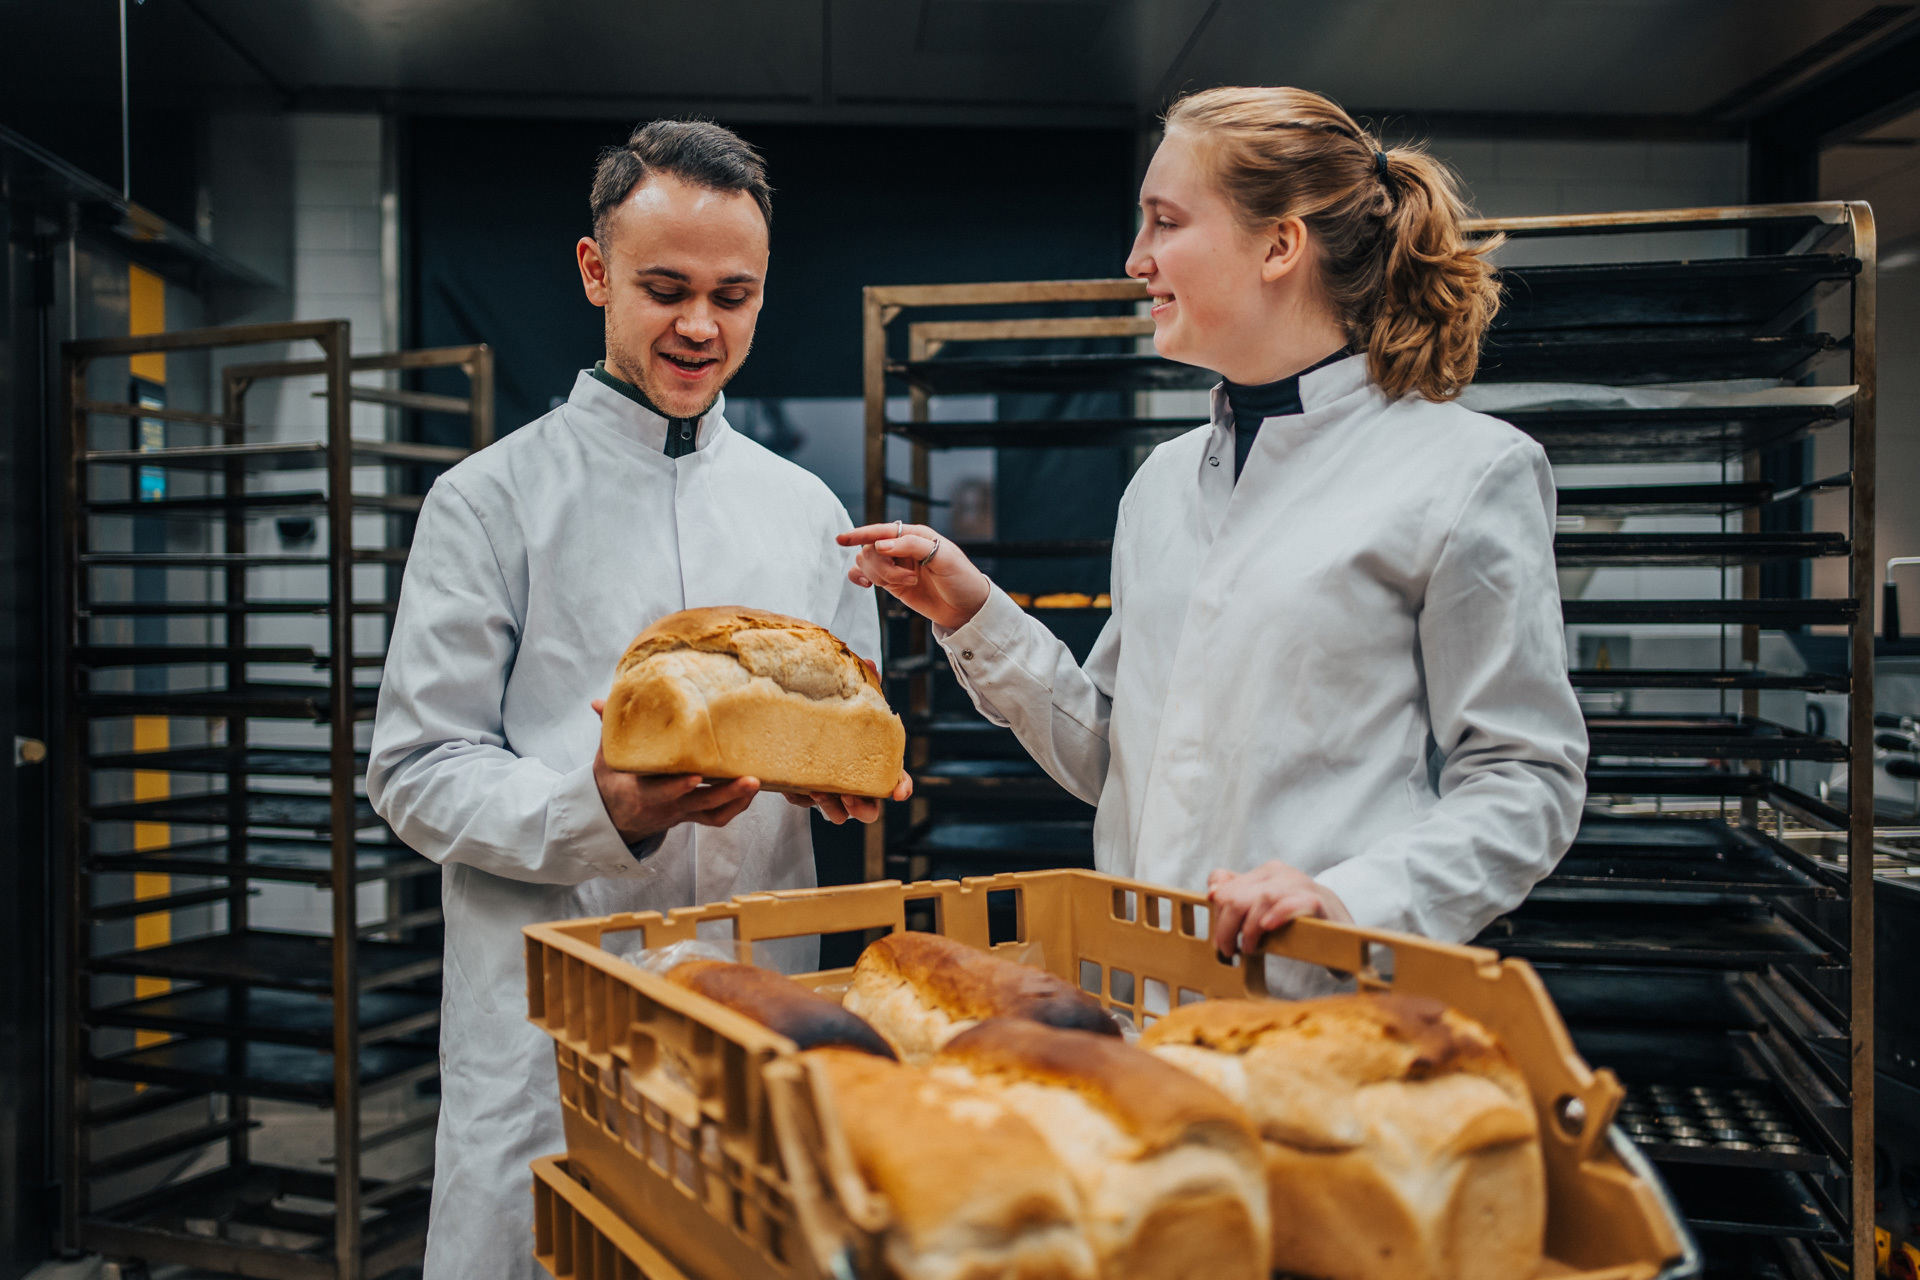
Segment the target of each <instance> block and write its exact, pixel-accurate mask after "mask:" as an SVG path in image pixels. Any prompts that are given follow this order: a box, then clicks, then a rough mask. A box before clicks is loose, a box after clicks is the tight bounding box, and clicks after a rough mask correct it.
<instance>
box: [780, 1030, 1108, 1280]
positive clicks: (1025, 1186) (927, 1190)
mask: <svg viewBox="0 0 1920 1280" xmlns="http://www.w3.org/2000/svg"><path fill="white" fill-rule="evenodd" d="M807 1057H808V1058H809V1059H810V1060H812V1061H813V1062H816V1063H817V1064H819V1065H820V1066H821V1067H822V1068H824V1070H825V1072H826V1074H827V1077H828V1080H829V1081H830V1083H831V1086H832V1089H833V1093H834V1111H835V1114H836V1115H837V1116H838V1118H839V1125H840V1129H841V1132H842V1133H844V1135H845V1136H846V1139H847V1146H848V1149H849V1150H850V1152H851V1154H852V1157H853V1162H854V1163H855V1164H856V1165H857V1166H858V1167H859V1171H860V1176H861V1178H862V1179H863V1180H864V1181H865V1182H866V1184H867V1186H868V1187H869V1188H871V1189H872V1190H873V1191H874V1192H876V1193H878V1194H879V1195H880V1196H882V1197H884V1198H885V1200H886V1207H887V1210H888V1217H889V1218H890V1224H889V1226H888V1228H887V1230H886V1233H885V1240H884V1244H883V1249H884V1252H885V1256H886V1260H887V1263H888V1266H889V1267H890V1268H891V1269H892V1272H893V1274H894V1275H896V1276H898V1277H900V1280H990V1278H992V1280H1002V1278H1004V1280H1092V1277H1093V1275H1094V1259H1093V1250H1092V1248H1091V1247H1090V1246H1089V1245H1088V1243H1087V1237H1086V1234H1085V1232H1084V1231H1083V1230H1082V1229H1081V1227H1080V1224H1079V1218H1078V1202H1077V1200H1076V1198H1075V1192H1074V1187H1073V1182H1072V1179H1070V1178H1069V1177H1068V1175H1067V1172H1066V1170H1065V1169H1064V1168H1063V1167H1062V1165H1061V1163H1060V1160H1059V1158H1058V1157H1057V1156H1055V1155H1054V1154H1053V1152H1052V1150H1050V1149H1049V1148H1048V1146H1047V1144H1046V1143H1045V1142H1044V1141H1043V1140H1042V1139H1041V1137H1040V1135H1039V1134H1038V1133H1036V1132H1034V1129H1033V1126H1031V1125H1030V1124H1028V1123H1027V1122H1026V1121H1025V1120H1023V1119H1021V1118H1020V1116H1019V1115H1017V1114H1016V1113H1015V1112H1014V1111H1013V1109H1012V1108H1011V1107H1009V1106H1007V1105H1006V1104H1005V1103H1003V1102H1001V1101H999V1100H997V1099H995V1098H993V1097H991V1096H989V1095H987V1094H985V1093H983V1092H982V1091H980V1090H978V1089H970V1088H967V1087H965V1086H963V1085H959V1084H955V1083H953V1082H950V1081H944V1080H936V1079H934V1078H933V1077H932V1076H930V1075H928V1074H927V1073H926V1072H924V1071H920V1070H917V1069H915V1068H912V1067H903V1066H900V1065H898V1064H896V1063H892V1062H889V1061H887V1060H885V1059H883V1058H876V1057H873V1056H872V1055H870V1054H862V1053H849V1052H846V1051H845V1050H840V1049H815V1050H811V1051H810V1052H809V1053H808V1054H807Z"/></svg>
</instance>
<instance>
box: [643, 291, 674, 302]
mask: <svg viewBox="0 0 1920 1280" xmlns="http://www.w3.org/2000/svg"><path fill="white" fill-rule="evenodd" d="M647 296H648V297H649V298H652V299H653V300H654V301H655V302H658V303H662V304H666V303H674V302H678V301H680V295H679V294H677V293H668V292H664V291H662V290H659V289H649V290H647Z"/></svg>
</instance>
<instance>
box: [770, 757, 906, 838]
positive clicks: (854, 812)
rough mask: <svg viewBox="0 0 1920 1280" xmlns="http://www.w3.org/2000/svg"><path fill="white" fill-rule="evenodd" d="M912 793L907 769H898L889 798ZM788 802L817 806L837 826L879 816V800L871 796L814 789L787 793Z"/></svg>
mask: <svg viewBox="0 0 1920 1280" xmlns="http://www.w3.org/2000/svg"><path fill="white" fill-rule="evenodd" d="M912 795H913V779H912V778H910V777H908V776H907V771H906V770H905V769H902V770H901V771H900V781H898V782H896V783H894V784H893V794H892V795H891V796H889V797H888V799H891V800H905V799H908V798H909V797H911V796H912ZM787 803H788V804H797V805H799V806H800V807H801V808H802V809H813V808H818V809H819V810H820V813H821V815H822V816H823V817H825V818H826V820H827V821H828V822H831V823H832V824H833V825H834V826H836V827H837V826H839V825H840V824H841V823H843V822H845V821H846V820H847V819H848V818H853V819H855V820H856V821H859V822H873V821H875V820H876V819H878V818H879V817H880V802H879V801H878V800H876V799H874V798H873V797H872V796H842V795H833V794H831V793H829V792H825V791H815V792H813V793H812V794H811V795H804V796H797V795H788V796H787Z"/></svg>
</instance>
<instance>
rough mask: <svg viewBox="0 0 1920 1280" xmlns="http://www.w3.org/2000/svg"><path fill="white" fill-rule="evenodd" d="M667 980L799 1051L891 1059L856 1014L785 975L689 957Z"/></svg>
mask: <svg viewBox="0 0 1920 1280" xmlns="http://www.w3.org/2000/svg"><path fill="white" fill-rule="evenodd" d="M667 981H668V982H672V983H676V984H678V985H679V986H682V987H685V988H686V989H687V990H689V991H693V992H697V993H698V994H700V995H703V996H705V997H706V998H707V999H709V1000H713V1001H717V1002H718V1003H720V1004H723V1005H725V1006H727V1008H729V1009H732V1010H733V1011H734V1012H735V1013H740V1014H745V1015H746V1016H747V1017H749V1018H752V1019H753V1020H754V1021H755V1022H758V1023H759V1024H760V1025H762V1026H764V1027H766V1028H767V1029H768V1030H770V1031H777V1032H779V1033H780V1034H781V1035H783V1036H785V1037H786V1038H787V1039H789V1040H791V1041H793V1042H794V1043H795V1044H796V1045H798V1046H800V1047H801V1048H802V1049H816V1048H820V1047H823V1046H826V1045H834V1046H836V1047H838V1048H842V1049H855V1050H858V1051H859V1052H861V1053H874V1054H878V1055H880V1056H881V1057H883V1058H891V1057H893V1049H892V1048H891V1047H890V1046H889V1045H888V1044H887V1042H886V1041H885V1040H883V1039H881V1038H880V1033H879V1032H877V1031H875V1030H874V1029H873V1028H872V1027H870V1026H868V1025H867V1022H866V1020H865V1019H864V1018H862V1017H860V1015H859V1014H856V1013H851V1012H849V1011H847V1010H846V1009H843V1008H841V1007H840V1006H839V1005H837V1004H835V1003H834V1002H833V1001H831V1000H829V999H827V998H826V997H825V996H820V995H815V994H814V993H813V992H811V991H809V990H807V989H806V988H805V987H803V986H801V985H800V984H799V983H797V982H795V981H794V980H793V979H792V978H789V977H787V976H786V975H785V974H783V973H774V972H773V971H772V970H769V969H760V968H756V967H755V966H753V965H750V964H728V963H727V962H726V961H724V960H688V961H686V962H685V963H682V964H677V965H675V966H673V968H671V969H669V970H668V971H667Z"/></svg>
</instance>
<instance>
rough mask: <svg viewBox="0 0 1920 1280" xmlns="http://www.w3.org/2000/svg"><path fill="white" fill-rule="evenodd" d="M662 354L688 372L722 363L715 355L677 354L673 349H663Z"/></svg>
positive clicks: (695, 371) (696, 371)
mask: <svg viewBox="0 0 1920 1280" xmlns="http://www.w3.org/2000/svg"><path fill="white" fill-rule="evenodd" d="M660 354H661V356H662V357H664V358H665V359H667V360H669V361H671V362H672V363H673V364H674V365H676V366H678V367H679V368H682V369H685V370H686V371H687V372H688V373H699V372H700V371H701V370H703V369H705V368H706V367H707V366H708V365H713V364H718V363H720V361H719V360H718V359H717V358H715V357H713V356H694V355H676V354H674V353H673V352H671V351H662V352H661V353H660Z"/></svg>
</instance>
